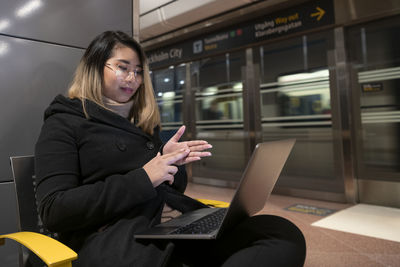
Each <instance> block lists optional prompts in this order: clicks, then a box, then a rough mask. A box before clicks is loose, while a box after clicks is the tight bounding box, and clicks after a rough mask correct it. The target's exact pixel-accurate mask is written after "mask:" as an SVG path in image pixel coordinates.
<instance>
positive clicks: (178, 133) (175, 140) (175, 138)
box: [170, 125, 186, 142]
mask: <svg viewBox="0 0 400 267" xmlns="http://www.w3.org/2000/svg"><path fill="white" fill-rule="evenodd" d="M185 129H186V127H185V125H182V126H181V128H179V130H178V131H177V132H176V133H175V134H174V136H172V137H171V139H170V140H172V141H174V142H178V141H179V139H181V137H182V135H183V133H184V132H185Z"/></svg>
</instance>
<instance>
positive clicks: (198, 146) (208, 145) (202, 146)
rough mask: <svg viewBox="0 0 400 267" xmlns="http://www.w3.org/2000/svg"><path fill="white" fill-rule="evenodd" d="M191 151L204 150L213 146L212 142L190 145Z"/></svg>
mask: <svg viewBox="0 0 400 267" xmlns="http://www.w3.org/2000/svg"><path fill="white" fill-rule="evenodd" d="M189 148H190V151H192V152H193V151H203V150H206V149H210V148H212V145H211V144H204V145H197V146H189Z"/></svg>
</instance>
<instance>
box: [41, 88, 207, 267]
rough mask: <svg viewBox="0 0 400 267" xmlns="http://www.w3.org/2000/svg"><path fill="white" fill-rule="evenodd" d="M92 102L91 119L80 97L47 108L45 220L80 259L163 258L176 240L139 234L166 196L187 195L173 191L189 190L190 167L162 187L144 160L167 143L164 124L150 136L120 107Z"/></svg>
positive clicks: (119, 262)
mask: <svg viewBox="0 0 400 267" xmlns="http://www.w3.org/2000/svg"><path fill="white" fill-rule="evenodd" d="M86 104H87V105H86V108H87V112H88V114H89V119H87V118H86V117H85V115H84V113H83V110H82V104H81V101H80V100H78V99H69V98H66V97H64V96H62V95H59V96H57V97H56V98H55V99H54V101H53V102H52V103H51V105H50V106H49V107H48V109H47V110H46V111H45V117H44V120H45V122H44V125H43V127H42V130H41V133H40V136H39V139H38V142H37V144H36V148H35V161H36V162H35V164H36V186H37V192H36V194H37V198H38V201H39V212H40V216H41V218H42V220H43V223H44V225H45V226H46V227H47V228H48V229H49V230H50V231H52V232H57V233H59V236H60V240H61V241H62V242H64V243H65V244H67V245H69V246H70V247H72V248H73V249H75V250H76V251H77V252H78V260H77V261H74V262H73V263H74V265H75V266H152V267H153V266H162V265H163V264H165V263H166V261H167V259H168V256H169V255H170V253H171V251H172V249H173V245H172V244H171V243H168V242H165V243H162V242H160V243H152V242H140V241H137V240H135V239H134V238H133V234H134V233H135V232H137V231H140V230H143V229H145V228H147V227H150V226H152V225H154V224H156V223H159V222H160V218H161V212H162V209H163V207H164V204H165V202H167V203H168V204H169V205H171V206H172V207H174V206H175V204H176V203H178V204H179V203H181V201H179V200H178V201H174V199H175V200H176V197H174V196H173V197H171V195H174V194H175V195H180V193H179V192H183V191H184V190H185V187H186V183H187V179H186V174H185V172H184V171H182V170H180V171H178V173H177V174H176V175H175V181H174V184H173V185H172V187H171V186H169V185H165V184H162V185H161V186H159V187H157V188H154V187H153V185H152V183H151V182H150V179H149V178H148V176H147V174H146V172H145V171H144V169H143V168H142V167H143V165H144V164H146V163H147V162H148V161H149V160H151V159H152V158H153V157H154V156H155V155H156V154H157V152H158V151H159V149H160V147H161V145H162V143H161V141H160V138H159V130H158V129H155V133H154V135H153V136H150V135H148V134H146V133H144V132H143V131H142V130H141V129H140V128H138V127H136V126H135V125H133V124H132V123H130V122H129V121H128V120H127V119H125V118H123V117H121V116H119V115H118V114H115V113H113V112H111V111H108V110H106V109H104V108H102V107H100V106H98V105H96V104H95V103H93V102H90V101H87V102H86ZM174 189H175V190H174ZM169 192H172V193H169ZM168 195H169V196H168ZM168 199H171V200H172V202H171V203H169V201H168ZM178 199H179V197H178ZM174 202H175V203H174ZM178 206H179V205H178ZM195 206H196V204H195V205H194V206H191V207H190V209H194V208H197V207H195ZM198 207H201V205H199V206H198ZM175 208H178V209H179V207H176V206H175ZM190 209H186V210H190ZM181 210H182V211H185V208H183V209H181Z"/></svg>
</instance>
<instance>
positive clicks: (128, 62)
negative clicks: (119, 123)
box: [102, 44, 143, 103]
mask: <svg viewBox="0 0 400 267" xmlns="http://www.w3.org/2000/svg"><path fill="white" fill-rule="evenodd" d="M142 81H143V66H142V62H140V59H139V55H138V53H136V51H134V50H133V49H131V48H130V47H127V46H124V45H121V44H118V45H116V46H115V47H114V49H113V53H112V56H111V58H109V59H108V60H107V62H106V64H105V66H104V77H103V88H102V89H103V90H102V93H103V95H104V96H105V97H107V98H110V99H111V100H114V101H116V102H118V103H126V102H128V101H129V100H130V99H131V98H132V96H133V95H134V94H135V93H136V91H137V89H138V88H139V86H140V85H141V83H142Z"/></svg>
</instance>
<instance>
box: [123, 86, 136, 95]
mask: <svg viewBox="0 0 400 267" xmlns="http://www.w3.org/2000/svg"><path fill="white" fill-rule="evenodd" d="M121 90H123V91H124V92H126V93H128V94H132V93H133V88H130V87H121Z"/></svg>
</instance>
